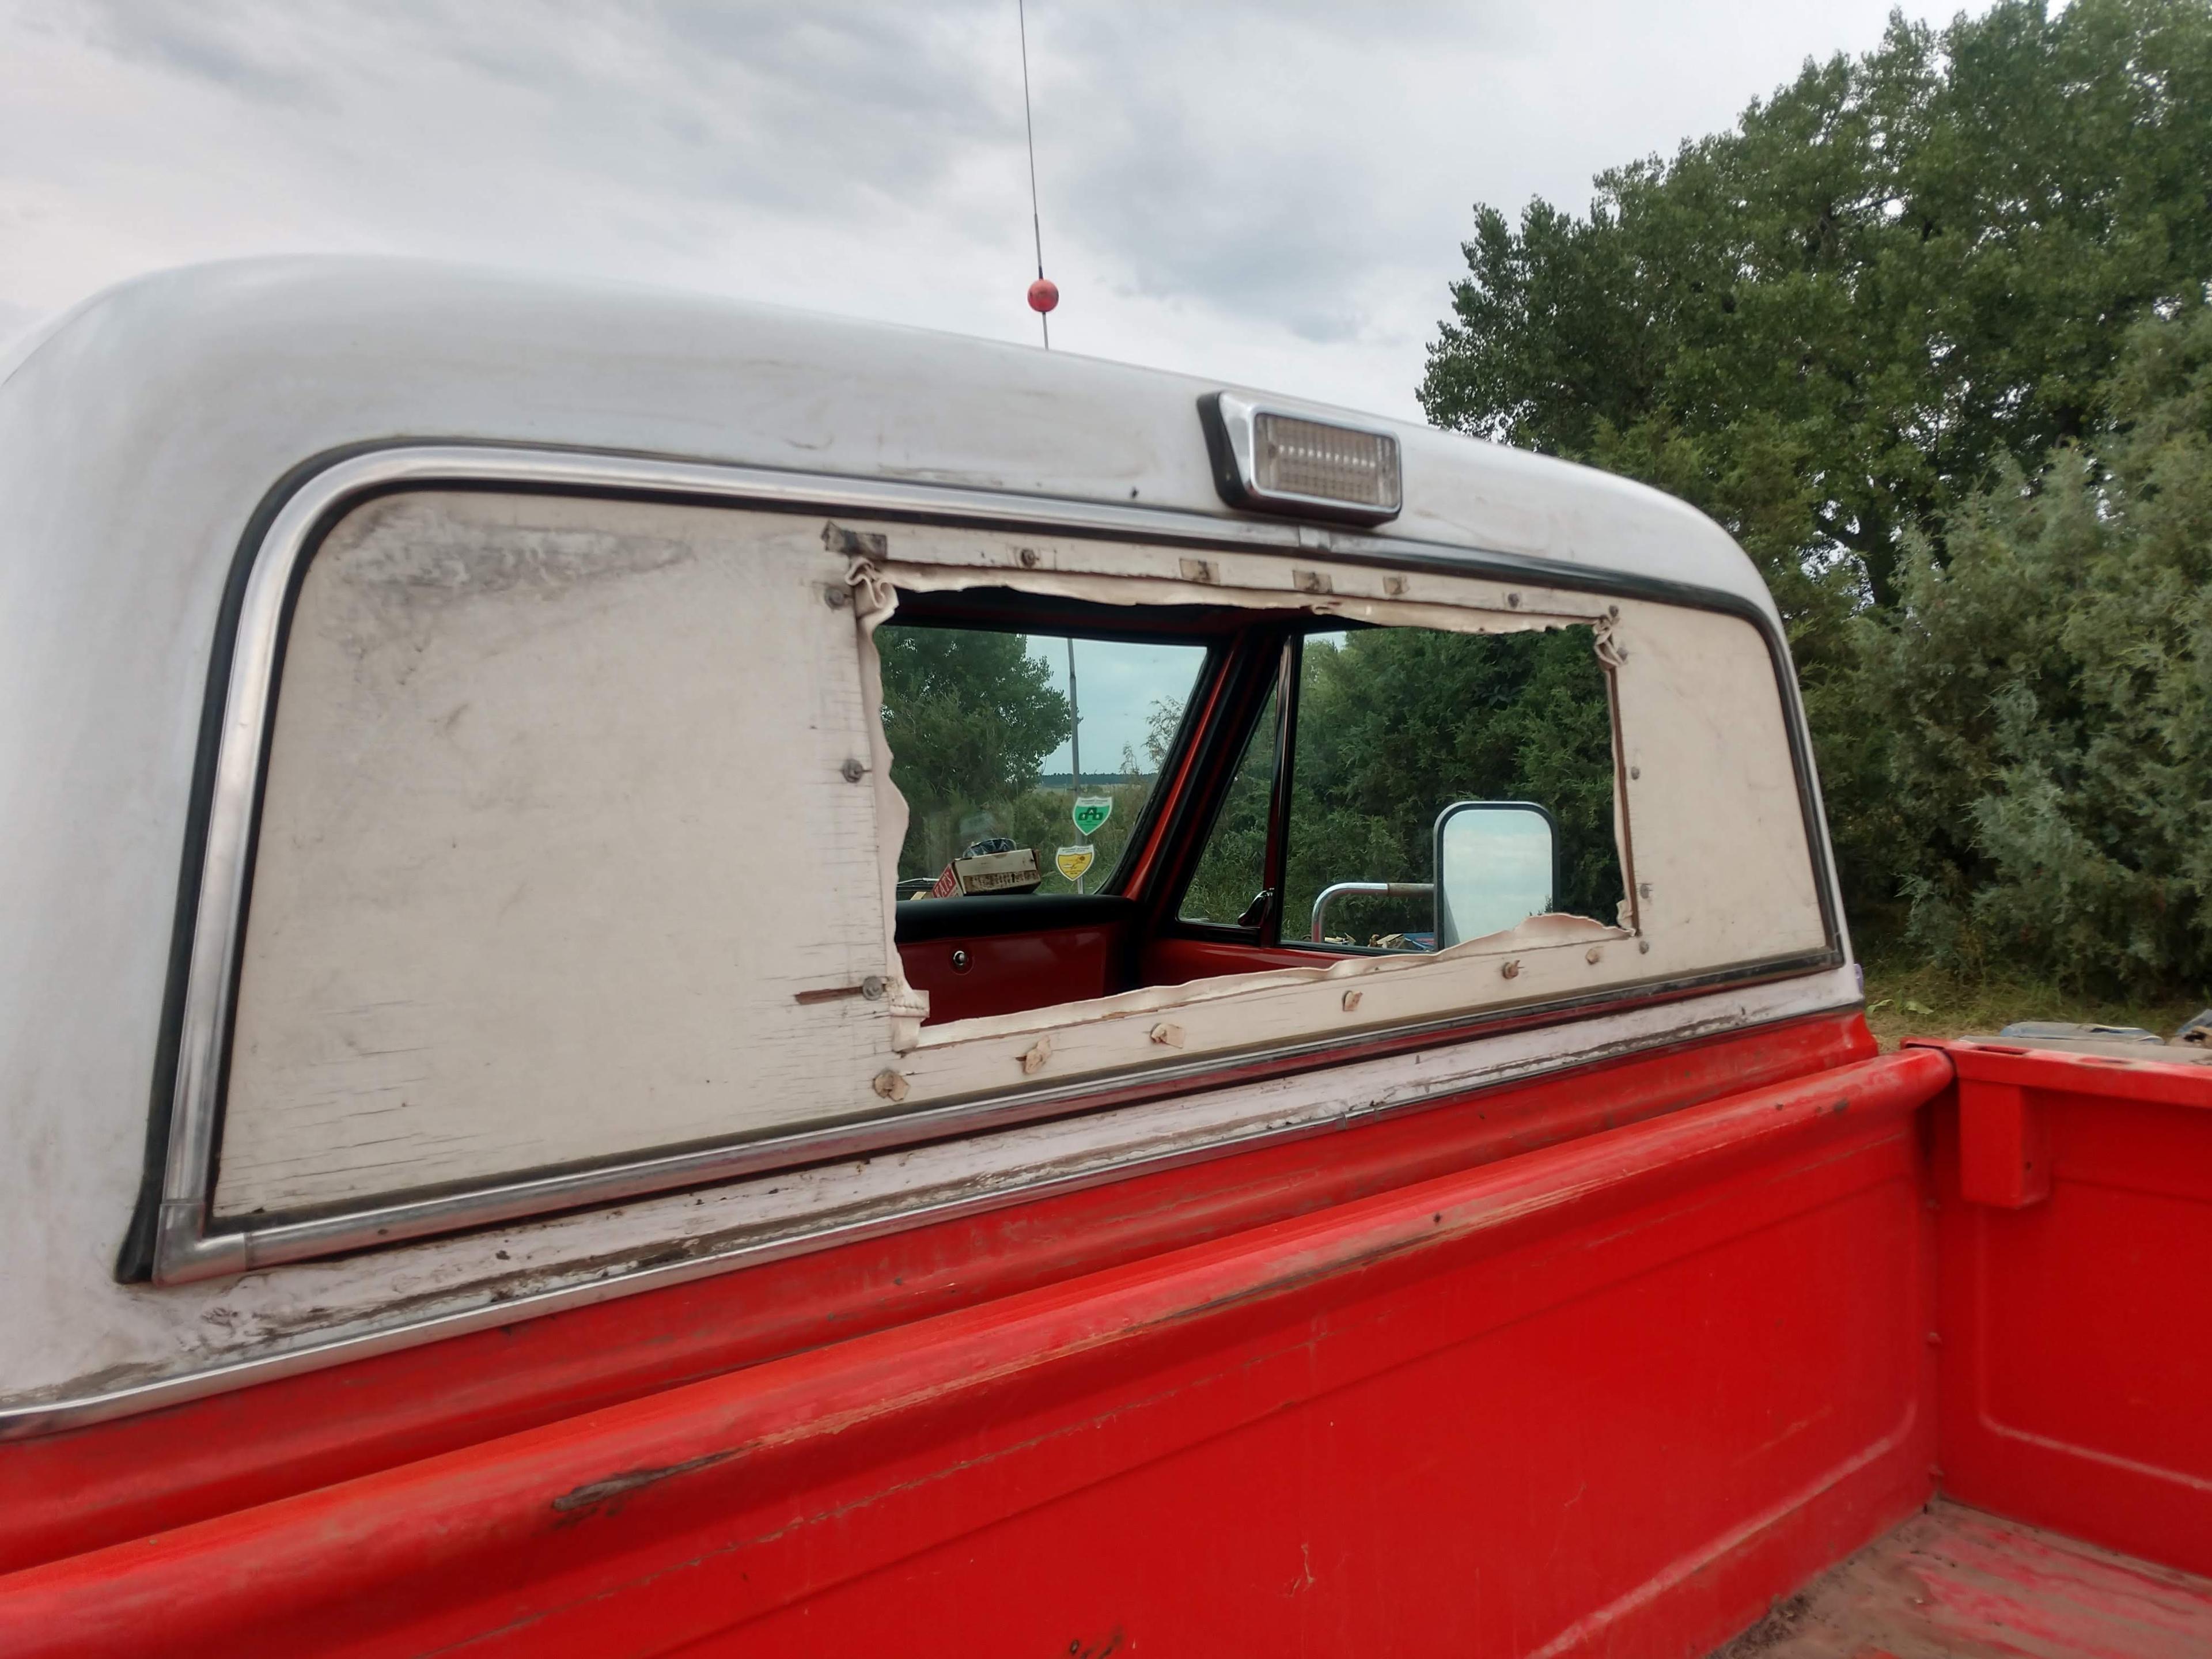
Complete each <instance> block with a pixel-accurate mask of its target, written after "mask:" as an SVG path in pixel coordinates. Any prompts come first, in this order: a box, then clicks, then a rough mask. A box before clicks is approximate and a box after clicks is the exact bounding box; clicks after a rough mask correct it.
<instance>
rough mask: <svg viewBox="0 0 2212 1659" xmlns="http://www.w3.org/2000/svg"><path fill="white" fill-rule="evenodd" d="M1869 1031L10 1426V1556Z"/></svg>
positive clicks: (1787, 1034) (1497, 1094)
mask: <svg viewBox="0 0 2212 1659" xmlns="http://www.w3.org/2000/svg"><path fill="white" fill-rule="evenodd" d="M1873 1051H1874V1042H1873V1039H1872V1038H1871V1037H1870V1036H1868V1034H1867V1030H1866V1027H1865V1024H1864V1022H1863V1020H1862V1019H1860V1018H1859V1017H1858V1016H1857V1015H1856V1014H1852V1015H1847V1016H1830V1017H1823V1018H1818V1019H1812V1020H1806V1021H1801V1022H1797V1023H1796V1024H1789V1025H1784V1026H1778V1027H1774V1028H1771V1029H1768V1030H1759V1031H1754V1032H1750V1033H1746V1034H1743V1035H1740V1036H1732V1037H1726V1038H1717V1039H1711V1040H1708V1041H1705V1042H1698V1043H1692V1044H1685V1045H1682V1046H1681V1047H1680V1048H1675V1049H1674V1050H1672V1051H1669V1052H1661V1053H1654V1054H1638V1055H1635V1056H1632V1057H1630V1058H1626V1059H1624V1060H1618V1061H1615V1062H1613V1063H1612V1064H1609V1065H1606V1066H1594V1067H1589V1068H1586V1069H1583V1070H1581V1071H1577V1072H1573V1073H1565V1074H1562V1075H1558V1076H1553V1077H1549V1078H1545V1079H1539V1080H1536V1081H1533V1082H1529V1083H1526V1084H1522V1085H1516V1086H1514V1087H1511V1088H1509V1089H1502V1090H1494V1091H1489V1092H1486V1093H1484V1094H1480V1095H1476V1096H1473V1097H1468V1098H1466V1099H1463V1100H1460V1101H1456V1102H1452V1103H1444V1104H1440V1105H1438V1106H1436V1107H1433V1108H1431V1109H1428V1110H1425V1111H1421V1112H1418V1113H1413V1114H1408V1115H1405V1116H1402V1117H1399V1118H1395V1119H1391V1120H1386V1121H1381V1122H1376V1123H1372V1124H1369V1125H1366V1126H1364V1127H1360V1128H1358V1129H1356V1130H1352V1131H1349V1132H1347V1133H1340V1134H1333V1135H1327V1136H1322V1137H1317V1138H1314V1139H1305V1140H1301V1141H1294V1142H1290V1143H1286V1144H1285V1145H1282V1146H1273V1147H1267V1148H1264V1149H1261V1150H1258V1151H1255V1152H1244V1153H1241V1154H1238V1155H1236V1156H1233V1157H1229V1158H1221V1159H1218V1160H1216V1161H1213V1162H1211V1163H1206V1164H1196V1165H1192V1166H1189V1167H1186V1168H1182V1169H1179V1170H1170V1171H1164V1172H1161V1173H1158V1174H1155V1175H1151V1176H1140V1177H1137V1178H1134V1179H1130V1180H1126V1181H1121V1182H1115V1183H1113V1184H1111V1185H1109V1186H1105V1187H1101V1188H1095V1189H1092V1190H1090V1191H1087V1192H1079V1193H1072V1194H1058V1195H1055V1196H1053V1197H1049V1198H1045V1199H1040V1200H1030V1201H1029V1202H1026V1203H1024V1204H1021V1205H1018V1206H1012V1207H1009V1208H1007V1209H1004V1210H1000V1211H997V1212H991V1213H988V1214H984V1215H981V1216H974V1217H968V1218H962V1219H959V1220H957V1221H950V1222H942V1223H938V1224H935V1225H930V1226H926V1227H918V1228H915V1229H914V1230H912V1231H908V1232H904V1233H900V1234H896V1235H894V1236H892V1237H887V1238H881V1239H874V1240H869V1241H865V1242H862V1243H854V1244H851V1245H847V1246H843V1247H841V1248H838V1249H829V1250H824V1251H821V1252H819V1253H817V1254H815V1255H806V1256H801V1257H798V1258H794V1259H793V1260H790V1261H778V1262H773V1263H768V1264H764V1265H762V1266H760V1267H751V1268H747V1269H744V1270H741V1271H737V1272H732V1273H726V1274H724V1275H721V1276H720V1277H718V1278H714V1279H704V1280H700V1281H697V1282H696V1283H693V1284H690V1285H680V1286H676V1287H672V1288H670V1289H666V1290H660V1291H650V1292H647V1293H645V1294H641V1295H638V1296H634V1297H626V1298H623V1299H622V1300H619V1301H615V1302H609V1303H604V1304H599V1305H598V1306H595V1307H589V1308H580V1309H576V1310H572V1311H570V1312H567V1313H562V1314H553V1315H548V1316H542V1317H539V1318H536V1319H532V1320H528V1321H525V1322H520V1323H519V1324H516V1325H513V1326H509V1327H507V1328H503V1329H500V1330H495V1331H485V1332H480V1333H477V1334H472V1335H469V1336H462V1337H455V1338H450V1339H447V1340H444V1341H441V1342H438V1343H436V1344H435V1345H433V1346H427V1347H423V1348H418V1349H415V1350H411V1351H408V1352H398V1353H392V1354H386V1355H382V1356H380V1357H378V1358H374V1359H368V1360H362V1361H357V1362H355V1363H353V1364H348V1365H345V1366H343V1367H340V1368H337V1369H334V1370H329V1371H324V1372H319V1373H313V1374H310V1375H307V1376H295V1377H289V1378H285V1379H283V1380H282V1381H279V1382H275V1383H264V1384H263V1385H261V1386H259V1387H258V1388H252V1389H242V1390H240V1391H239V1392H237V1393H234V1394H231V1395H222V1396H218V1397H216V1398H213V1399H210V1400H204V1401H195V1402H193V1403H191V1404H190V1405H186V1406H181V1407H174V1408H173V1409H171V1410H168V1411H163V1412H158V1413H151V1414H149V1415H147V1416H144V1417H141V1418H136V1419H126V1420H124V1421H121V1422H116V1423H110V1424H104V1425H99V1426H97V1427H94V1428H91V1429H85V1430H81V1431H76V1432H74V1433H70V1434H65V1435H58V1436H55V1437H51V1438H48V1439H44V1440H33V1441H25V1442H20V1443H15V1444H11V1445H4V1446H0V1571H13V1570H15V1569H18V1568H21V1567H25V1566H29V1565H35V1564H37V1563H39V1562H42V1561H49V1560H53V1559H58V1558H60V1557H63V1556H66V1555H70V1554H74V1553H79V1552H82V1551H86V1550H91V1549H96V1548H100V1547H104V1546H106V1545H110V1544H113V1543H117V1542H120V1541H125V1540H128V1539H132V1538H137V1537H140V1536H143V1535H145V1534H149V1533H154V1532H158V1531H166V1530H173V1529H174V1528H179V1527H183V1526H186V1525H189V1524H191V1523H192V1522H197V1521H201V1520H204V1519H207V1518H209V1517H210V1516H218V1515H222V1514H224V1513H226V1512H228V1511H229V1510H236V1509H241V1508H245V1507H246V1506H249V1505H252V1504H266V1503H270V1502H271V1501H273V1500H275V1499H277V1498H284V1497H287V1496H289V1495H291V1494H293V1493H296V1492H305V1491H307V1490H309V1489H311V1488H313V1487H316V1486H329V1485H332V1484H335V1483H337V1482H339V1481H343V1480H353V1479H356V1478H358V1477H360V1476H362V1475H364V1474H370V1473H373V1472H374V1471H376V1470H380V1469H385V1468H392V1467H394V1466H396V1465H398V1464H401V1463H405V1462H412V1461H414V1460H416V1459H420V1458H424V1457H428V1456H432V1455H436V1454H439V1453H442V1452H447V1451H450V1450H453V1449H456V1448H459V1447H463V1446H466V1445H470V1444H473V1443H477V1442H480V1441H484V1440H489V1439H491V1438H493V1437H497V1436H501V1435H507V1434H512V1433H515V1432H517V1431H521V1430H524V1429H528V1428H532V1427H534V1426H537V1425H542V1424H547V1423H551V1422H555V1421H556V1420H558V1419H562V1418H566V1417H570V1416H574V1415H575V1414H578V1413H585V1412H589V1411H593V1410H597V1409H600V1408H603V1407H608V1406H612V1405H616V1404H618V1403H620V1402H622V1401H627V1400H633V1399H635V1398H638V1397H639V1396H641V1395H647V1394H649V1393H652V1392H653V1391H655V1390H657V1389H666V1388H670V1387H673V1386H676V1385H678V1384H680V1383H690V1382H695V1381H696V1380H698V1379H700V1378H702V1377H707V1376H714V1375H717V1374H719V1373H722V1372H726V1371H729V1370H734V1369H736V1368H738V1367H740V1366H744V1365H750V1364H759V1363H761V1362H763V1361H765V1360H769V1359H774V1358H779V1357H781V1356H784V1355H787V1354H792V1353H795V1352H799V1351H801V1350H804V1349H807V1348H811V1347H816V1346H821V1345H822V1344H823V1343H827V1342H834V1341H842V1340H845V1339H847V1338H849V1337H853V1336H855V1335H859V1334H865V1333H867V1332H871V1331H875V1330H878V1329H883V1328H889V1327H891V1326H896V1325H898V1324H901V1323H903V1322H909V1321H912V1320H915V1319H919V1318H922V1317H925V1316H930V1315H933V1314H941V1313H944V1312H947V1311H950V1310H956V1309H959V1308H964V1307H969V1306H973V1305H975V1304H978V1303H981V1302H983V1301H986V1300H987V1299H989V1298H992V1297H1002V1296H1007V1295H1012V1294H1013V1293H1015V1292H1017V1291H1024V1290H1029V1289H1031V1288H1034V1287H1035V1286H1037V1285H1045V1284H1049V1283H1052V1282H1054V1281H1055V1280H1059V1279H1067V1278H1071V1277H1073V1276H1074V1275H1076V1274H1079V1273H1092V1272H1096V1271H1098V1270H1099V1269H1102V1268H1105V1267H1114V1266H1117V1265H1119V1264H1121V1263H1123V1262H1127V1261H1135V1260H1138V1259H1139V1258H1141V1257H1144V1256H1146V1255H1152V1254H1155V1253H1158V1252H1159V1251H1163V1250H1167V1249H1176V1248H1179V1247H1182V1246H1185V1245H1188V1244H1191V1243H1199V1242H1202V1241H1204V1240H1207V1239H1212V1238H1217V1237H1223V1236H1225V1235H1227V1234H1229V1233H1231V1232H1235V1231H1238V1230H1240V1229H1244V1228H1249V1227H1253V1226H1257V1225H1262V1224H1264V1223H1267V1222H1271V1221H1276V1220H1279V1219H1282V1218H1285V1217H1290V1216H1295V1215H1300V1214H1304V1213H1307V1212H1311V1211H1314V1210H1316V1209H1319V1208H1322V1207H1323V1206H1328V1205H1332V1204H1340V1203H1345V1202H1347V1201H1350V1200H1356V1199H1359V1198H1364V1197H1367V1196H1369V1195H1370V1194H1376V1193H1380V1192H1384V1191H1387V1190H1389V1189H1390V1188H1395V1187H1401V1186H1405V1185H1407V1184H1410V1183H1411V1182H1417V1181H1424V1180H1428V1179H1431V1178H1433V1177H1435V1176H1440V1175H1443V1174H1445V1173H1447V1172H1449V1171H1452V1170H1462V1169H1466V1168H1469V1167H1474V1166H1478V1165H1481V1164H1487V1163H1490V1162H1492V1161H1493V1160H1495V1159H1498V1158H1505V1157H1509V1156H1510V1155H1513V1154H1515V1153H1519V1152H1527V1151H1530V1150H1533V1149H1535V1148H1539V1147H1542V1146H1551V1145H1553V1144H1555V1143H1558V1142H1560V1141H1564V1140H1567V1139H1571V1138H1573V1137H1576V1136H1578V1135H1584V1134H1588V1133H1592V1132H1594V1131H1596V1130H1600V1129H1604V1128H1610V1127H1615V1126H1617V1125H1620V1124H1625V1123H1631V1122H1635V1121H1639V1120H1642V1119H1646V1118H1650V1117H1652V1116H1655V1115H1659V1114H1662V1113H1665V1112H1669V1111H1674V1110H1677V1109H1681V1108H1683V1107H1686V1106H1689V1105H1692V1104H1695V1103H1699V1102H1703V1101H1710V1100H1712V1099H1715V1098H1717V1097H1721V1096H1723V1095H1726V1094H1729V1093H1731V1092H1734V1091H1740V1090H1743V1089H1749V1088H1759V1087H1764V1086H1767V1085H1771V1084H1775V1083H1778V1082H1782V1081H1784V1080H1787V1079H1791V1078H1796V1077H1802V1076H1806V1075H1808V1074H1810V1073H1817V1072H1820V1071H1821V1070H1823V1069H1825V1068H1827V1067H1831V1066H1841V1065H1845V1064H1848V1063H1850V1062H1851V1061H1854V1060H1861V1059H1863V1058H1865V1057H1866V1056H1868V1055H1869V1054H1872V1053H1873Z"/></svg>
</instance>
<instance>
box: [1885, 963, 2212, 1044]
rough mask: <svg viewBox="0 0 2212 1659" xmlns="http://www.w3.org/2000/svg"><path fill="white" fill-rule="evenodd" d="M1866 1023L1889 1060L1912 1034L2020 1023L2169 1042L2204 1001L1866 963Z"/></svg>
mask: <svg viewBox="0 0 2212 1659" xmlns="http://www.w3.org/2000/svg"><path fill="white" fill-rule="evenodd" d="M1866 994H1867V1024H1868V1025H1869V1026H1870V1027H1871V1028H1872V1029H1873V1030H1874V1034H1875V1037H1876V1038H1878V1039H1879V1040H1880V1042H1881V1047H1882V1052H1883V1053H1885V1054H1887V1053H1888V1052H1889V1051H1890V1050H1891V1049H1893V1048H1896V1047H1897V1045H1898V1044H1899V1042H1903V1041H1904V1040H1905V1038H1906V1037H1909V1036H1972V1035H1975V1034H1977V1033H1979V1034H1983V1035H1987V1034H1990V1033H1993V1032H1995V1031H1996V1030H1998V1029H1999V1028H2000V1027H2002V1026H2005V1025H2008V1024H2011V1023H2012V1022H2013V1021H2015V1020H2021V1019H2063V1020H2080V1021H2082V1022H2084V1023H2094V1024H2103V1025H2140V1026H2142V1027H2143V1028H2144V1029H2145V1030H2151V1031H2155V1032H2157V1033H2158V1034H2159V1036H2172V1034H2173V1030H2174V1028H2175V1027H2176V1026H2178V1025H2179V1024H2181V1023H2182V1022H2183V1021H2184V1020H2185V1019H2187V1018H2190V1017H2191V1015H2193V1014H2195V1013H2197V1012H2199V1011H2200V1010H2202V1009H2203V1007H2204V1006H2205V1004H2204V1000H2203V999H2202V998H2189V999H2185V1000H2170V1001H2151V1002H2140V1001H2130V1000H2126V999H2124V998H2112V997H2098V996H2093V995H2088V994H2084V993H2081V992H2079V991H2069V990H2065V989H2063V988H2062V987H2058V986H2056V985H2051V984H2048V983H2044V982H2039V981H2033V980H2026V979H2013V980H2007V979H1998V978H1994V977H1990V978H1969V977H1966V976H1965V975H1960V974H1957V973H1954V972H1952V971H1950V970H1948V969H1942V968H1936V967H1930V966H1929V965H1928V964H1927V963H1911V962H1905V961H1899V960H1892V959H1883V958H1879V957H1878V958H1876V959H1874V960H1871V961H1869V962H1868V963H1867V964H1866Z"/></svg>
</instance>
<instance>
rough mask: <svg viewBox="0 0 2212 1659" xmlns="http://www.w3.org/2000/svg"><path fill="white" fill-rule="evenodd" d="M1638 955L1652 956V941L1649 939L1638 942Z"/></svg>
mask: <svg viewBox="0 0 2212 1659" xmlns="http://www.w3.org/2000/svg"><path fill="white" fill-rule="evenodd" d="M1636 954H1637V955H1638V956H1640V957H1648V956H1650V954H1651V941H1650V939H1638V940H1637V941H1636Z"/></svg>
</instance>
